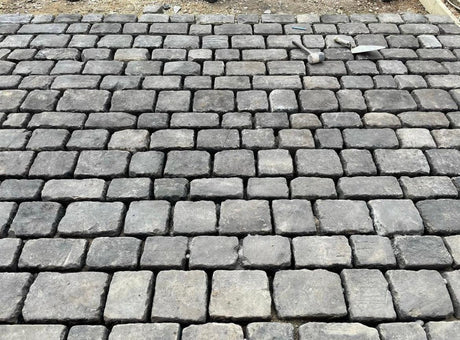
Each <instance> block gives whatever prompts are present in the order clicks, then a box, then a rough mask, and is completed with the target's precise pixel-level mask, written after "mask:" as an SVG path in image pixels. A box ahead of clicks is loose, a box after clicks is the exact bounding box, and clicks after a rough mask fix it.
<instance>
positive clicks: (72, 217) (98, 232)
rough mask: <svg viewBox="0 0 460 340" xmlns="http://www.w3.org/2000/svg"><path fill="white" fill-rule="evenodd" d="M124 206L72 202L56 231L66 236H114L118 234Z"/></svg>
mask: <svg viewBox="0 0 460 340" xmlns="http://www.w3.org/2000/svg"><path fill="white" fill-rule="evenodd" d="M124 212H125V206H124V205H123V203H121V202H113V203H109V202H72V203H70V204H69V205H68V206H67V209H66V212H65V215H64V217H63V218H62V219H61V221H60V222H59V225H58V227H57V231H58V233H59V234H61V235H66V236H77V237H85V236H104V235H105V236H115V235H117V234H118V233H119V231H120V229H121V225H122V219H123V215H124Z"/></svg>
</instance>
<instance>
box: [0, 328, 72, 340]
mask: <svg viewBox="0 0 460 340" xmlns="http://www.w3.org/2000/svg"><path fill="white" fill-rule="evenodd" d="M0 332H1V333H2V335H3V336H4V337H5V339H8V340H10V339H11V340H12V339H21V340H26V339H44V338H46V339H50V340H61V339H64V337H65V336H66V333H67V327H66V326H64V325H0Z"/></svg>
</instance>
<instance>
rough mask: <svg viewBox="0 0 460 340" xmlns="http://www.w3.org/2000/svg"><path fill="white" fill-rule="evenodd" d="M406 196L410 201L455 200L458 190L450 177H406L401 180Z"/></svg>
mask: <svg viewBox="0 0 460 340" xmlns="http://www.w3.org/2000/svg"><path fill="white" fill-rule="evenodd" d="M400 181H401V186H402V188H403V190H404V195H405V197H406V198H409V199H416V200H418V199H427V198H442V197H445V198H449V197H452V198H455V197H457V196H458V189H457V188H456V187H455V185H454V183H452V181H451V179H450V178H449V177H441V176H439V177H437V176H436V177H435V176H422V177H406V176H403V177H401V179H400Z"/></svg>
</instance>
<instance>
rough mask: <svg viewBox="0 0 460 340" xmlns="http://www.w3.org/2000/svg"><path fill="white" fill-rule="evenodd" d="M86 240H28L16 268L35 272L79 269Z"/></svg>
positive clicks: (81, 264)
mask: <svg viewBox="0 0 460 340" xmlns="http://www.w3.org/2000/svg"><path fill="white" fill-rule="evenodd" d="M86 248H87V241H86V240H78V239H61V238H41V239H37V240H28V241H27V242H26V243H25V244H24V247H23V248H22V252H21V256H20V257H19V262H18V267H19V268H21V269H29V270H30V269H35V270H70V269H81V268H82V266H83V261H84V256H85V252H86Z"/></svg>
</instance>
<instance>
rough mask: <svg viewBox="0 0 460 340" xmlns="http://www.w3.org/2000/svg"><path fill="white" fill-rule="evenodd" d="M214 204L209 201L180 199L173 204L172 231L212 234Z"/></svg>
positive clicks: (186, 233) (215, 218)
mask: <svg viewBox="0 0 460 340" xmlns="http://www.w3.org/2000/svg"><path fill="white" fill-rule="evenodd" d="M216 225H217V213H216V205H215V203H214V202H211V201H198V202H187V201H180V202H177V203H176V205H175V206H174V216H173V232H174V234H176V235H198V234H214V233H215V232H216Z"/></svg>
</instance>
